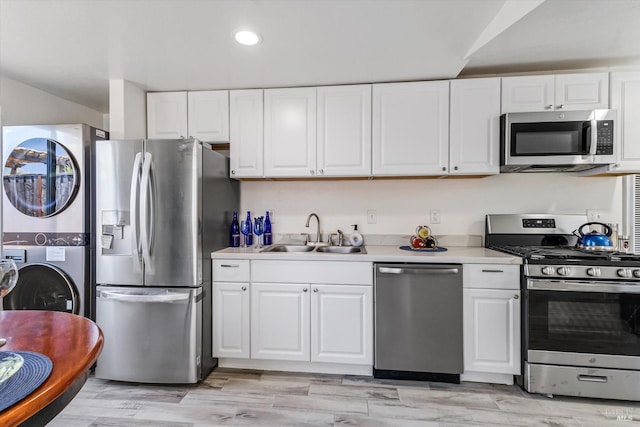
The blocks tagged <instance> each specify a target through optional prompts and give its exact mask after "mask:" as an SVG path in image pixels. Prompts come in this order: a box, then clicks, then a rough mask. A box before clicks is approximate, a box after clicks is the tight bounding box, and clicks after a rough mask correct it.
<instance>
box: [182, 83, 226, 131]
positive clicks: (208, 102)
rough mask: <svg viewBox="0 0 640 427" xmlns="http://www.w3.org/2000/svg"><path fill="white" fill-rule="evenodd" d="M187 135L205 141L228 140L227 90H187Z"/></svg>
mask: <svg viewBox="0 0 640 427" xmlns="http://www.w3.org/2000/svg"><path fill="white" fill-rule="evenodd" d="M187 99H188V103H189V109H188V110H187V111H188V128H189V136H190V137H192V138H197V139H199V140H200V141H205V142H228V141H229V91H228V90H209V91H201V92H189V93H188V95H187Z"/></svg>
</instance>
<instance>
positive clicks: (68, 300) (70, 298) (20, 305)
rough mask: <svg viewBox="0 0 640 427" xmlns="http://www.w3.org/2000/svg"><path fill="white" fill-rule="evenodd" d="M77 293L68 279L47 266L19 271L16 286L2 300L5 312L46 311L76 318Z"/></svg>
mask: <svg viewBox="0 0 640 427" xmlns="http://www.w3.org/2000/svg"><path fill="white" fill-rule="evenodd" d="M79 301H80V299H79V297H78V289H77V288H76V285H75V284H74V283H73V281H72V280H71V278H70V277H69V276H68V275H67V274H66V273H65V272H64V271H62V270H60V269H59V268H58V267H56V266H53V265H50V264H29V265H26V266H24V267H22V268H21V269H19V270H18V283H17V284H16V286H15V288H13V290H12V291H11V292H10V293H9V294H8V295H7V296H5V297H4V298H3V300H2V305H3V307H4V309H5V310H48V311H64V312H67V313H73V314H79V312H80V304H79Z"/></svg>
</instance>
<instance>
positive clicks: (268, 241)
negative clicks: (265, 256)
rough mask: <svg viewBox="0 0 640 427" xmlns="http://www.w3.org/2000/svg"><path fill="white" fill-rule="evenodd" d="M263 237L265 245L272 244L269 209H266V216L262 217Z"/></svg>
mask: <svg viewBox="0 0 640 427" xmlns="http://www.w3.org/2000/svg"><path fill="white" fill-rule="evenodd" d="M262 238H263V239H264V244H265V245H272V244H273V232H272V231H271V219H270V218H269V211H267V216H266V217H265V219H264V236H263V237H262Z"/></svg>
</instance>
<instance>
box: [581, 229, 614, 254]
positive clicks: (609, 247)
mask: <svg viewBox="0 0 640 427" xmlns="http://www.w3.org/2000/svg"><path fill="white" fill-rule="evenodd" d="M590 225H599V226H601V227H603V229H604V230H605V232H604V233H605V234H602V233H599V232H597V231H595V230H591V231H589V232H587V233H586V234H585V233H584V232H583V231H582V230H583V229H584V228H585V227H588V226H590ZM612 233H613V230H611V227H609V226H608V225H607V224H603V223H601V222H587V223H586V224H582V225H581V226H580V227H578V229H577V230H576V231H574V232H573V234H574V235H576V236H577V237H578V243H577V247H578V248H580V249H584V250H588V251H613V250H615V248H614V247H613V241H612V240H611V234H612Z"/></svg>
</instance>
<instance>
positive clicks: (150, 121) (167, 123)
mask: <svg viewBox="0 0 640 427" xmlns="http://www.w3.org/2000/svg"><path fill="white" fill-rule="evenodd" d="M187 136H189V132H188V131H187V92H154V93H148V94H147V137H148V138H149V139H176V138H186V137H187Z"/></svg>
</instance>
